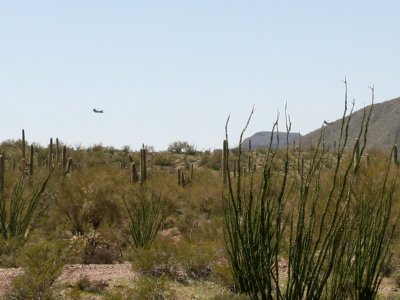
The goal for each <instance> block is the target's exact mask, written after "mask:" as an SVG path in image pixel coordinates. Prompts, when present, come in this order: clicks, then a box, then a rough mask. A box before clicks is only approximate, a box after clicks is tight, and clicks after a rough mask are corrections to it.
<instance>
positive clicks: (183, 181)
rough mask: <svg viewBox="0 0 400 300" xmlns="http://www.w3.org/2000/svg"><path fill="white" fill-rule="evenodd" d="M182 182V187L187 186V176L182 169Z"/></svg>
mask: <svg viewBox="0 0 400 300" xmlns="http://www.w3.org/2000/svg"><path fill="white" fill-rule="evenodd" d="M181 184H182V187H185V186H186V176H185V173H184V172H183V171H181Z"/></svg>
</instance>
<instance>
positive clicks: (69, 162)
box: [65, 157, 72, 174]
mask: <svg viewBox="0 0 400 300" xmlns="http://www.w3.org/2000/svg"><path fill="white" fill-rule="evenodd" d="M71 171H72V157H69V158H68V162H67V169H66V170H65V174H69V173H70V172H71Z"/></svg>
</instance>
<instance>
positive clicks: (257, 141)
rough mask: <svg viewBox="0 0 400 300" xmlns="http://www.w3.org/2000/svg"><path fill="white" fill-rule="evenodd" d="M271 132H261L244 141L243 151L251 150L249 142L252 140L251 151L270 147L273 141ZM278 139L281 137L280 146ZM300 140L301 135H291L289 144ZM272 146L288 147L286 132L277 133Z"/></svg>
mask: <svg viewBox="0 0 400 300" xmlns="http://www.w3.org/2000/svg"><path fill="white" fill-rule="evenodd" d="M271 134H272V132H271V131H260V132H256V133H255V134H253V135H252V136H251V137H248V138H245V139H244V140H243V141H242V149H244V150H248V149H249V141H250V140H251V149H252V150H256V149H258V148H266V147H267V146H269V144H270V141H271ZM278 137H279V145H278ZM299 138H300V133H294V132H291V133H289V144H292V143H293V141H295V140H298V139H299ZM272 146H273V147H276V146H279V147H280V148H281V147H286V132H278V133H277V132H275V133H274V137H273V140H272Z"/></svg>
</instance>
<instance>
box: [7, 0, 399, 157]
mask: <svg viewBox="0 0 400 300" xmlns="http://www.w3.org/2000/svg"><path fill="white" fill-rule="evenodd" d="M399 40H400V1H266V0H264V1H261V0H259V1H255V0H254V1H252V0H248V1H245V0H241V1H238V0H237V1H236V0H224V1H222V0H221V1H220V0H197V1H196V0H192V1H190V0H182V1H174V0H165V1H149V0H148V1H134V0H130V1H118V0H113V1H111V0H109V1H100V0H85V1H82V0H79V1H78V0H76V1H74V0H69V1H54V0H53V1H50V0H48V1H41V0H35V1H32V0H26V1H18V0H8V1H4V0H0V141H2V140H5V139H18V138H19V137H20V132H21V129H22V128H24V129H25V131H26V135H27V139H28V140H29V141H31V142H39V143H41V144H43V145H44V144H46V143H47V142H48V140H49V138H50V137H54V138H55V137H58V138H60V139H61V140H62V141H64V142H65V143H67V144H69V145H72V146H74V145H75V144H78V143H81V144H82V145H84V146H89V145H92V144H95V143H100V142H101V143H102V144H103V145H113V146H115V147H118V148H119V147H122V146H123V145H130V146H131V147H132V148H133V149H137V148H139V147H140V145H141V144H142V143H145V144H147V145H152V146H154V147H155V148H156V149H157V150H163V149H166V148H167V146H168V144H169V143H170V142H173V141H177V140H184V141H188V142H190V143H193V144H195V145H197V147H198V148H199V149H208V148H211V149H212V148H215V147H221V144H222V139H223V137H224V123H225V119H226V117H227V116H228V114H229V113H230V114H231V123H230V133H231V138H232V141H231V144H235V143H236V142H237V138H238V133H239V130H240V128H241V127H242V126H243V125H244V123H245V120H246V118H247V115H248V113H249V112H250V109H251V107H252V106H253V104H254V105H255V107H256V113H255V115H254V118H253V121H252V123H251V126H250V127H249V134H252V133H254V132H256V131H261V130H269V129H270V128H271V125H272V122H273V121H274V118H275V116H276V111H277V110H278V109H279V110H280V111H283V109H284V105H285V102H287V103H288V110H289V113H290V115H291V118H292V122H293V130H294V131H296V132H301V133H302V134H305V133H307V132H309V131H311V130H313V129H316V128H318V127H319V126H321V124H322V122H323V120H328V121H333V120H335V119H338V118H339V117H340V115H341V113H342V108H343V84H342V83H341V82H340V80H342V79H343V78H344V76H347V79H348V81H349V96H350V97H351V98H353V97H354V98H355V99H356V103H357V108H361V107H362V106H363V105H364V103H366V104H369V102H370V96H369V95H370V91H369V89H368V86H369V85H372V84H374V85H375V88H376V101H377V102H382V101H385V100H390V99H392V98H395V97H399V96H400V81H399V80H400V42H399ZM93 108H101V109H104V112H105V113H104V114H103V115H95V114H94V113H93V112H92V109H93Z"/></svg>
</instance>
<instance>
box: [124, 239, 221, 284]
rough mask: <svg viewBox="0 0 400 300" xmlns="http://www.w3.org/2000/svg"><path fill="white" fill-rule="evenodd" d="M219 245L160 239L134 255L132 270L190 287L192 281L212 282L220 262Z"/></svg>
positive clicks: (132, 257)
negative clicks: (168, 278) (213, 274)
mask: <svg viewBox="0 0 400 300" xmlns="http://www.w3.org/2000/svg"><path fill="white" fill-rule="evenodd" d="M218 247H219V244H216V243H214V242H213V241H205V240H202V241H201V242H200V241H197V242H191V241H188V240H185V239H182V240H175V241H174V240H171V239H170V238H159V239H157V240H156V241H154V243H153V244H152V245H151V247H145V248H141V249H136V250H134V251H132V252H131V254H130V259H131V261H132V266H133V268H134V269H136V270H140V271H141V272H142V273H143V274H147V275H151V276H156V277H160V276H162V275H167V276H169V277H170V278H172V279H174V280H176V281H178V282H181V283H188V282H189V280H198V279H208V278H210V276H211V274H212V271H213V268H214V266H215V265H216V262H217V260H218V259H219V255H218V249H219V248H218Z"/></svg>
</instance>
